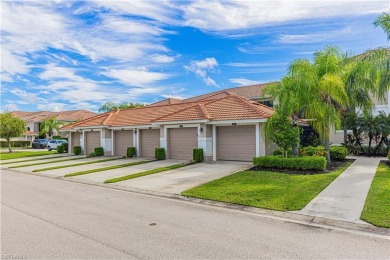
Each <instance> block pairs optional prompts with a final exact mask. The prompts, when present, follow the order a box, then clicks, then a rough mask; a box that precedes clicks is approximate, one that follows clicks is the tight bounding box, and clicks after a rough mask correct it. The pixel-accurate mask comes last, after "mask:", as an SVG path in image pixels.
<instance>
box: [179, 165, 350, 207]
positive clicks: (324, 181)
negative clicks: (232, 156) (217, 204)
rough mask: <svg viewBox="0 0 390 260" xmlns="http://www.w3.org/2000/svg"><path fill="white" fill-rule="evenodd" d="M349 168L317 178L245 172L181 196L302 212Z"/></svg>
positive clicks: (191, 190)
mask: <svg viewBox="0 0 390 260" xmlns="http://www.w3.org/2000/svg"><path fill="white" fill-rule="evenodd" d="M349 165H351V163H350V162H347V163H346V164H344V165H343V166H341V167H339V168H338V169H337V170H335V171H333V172H329V173H326V174H315V175H303V174H286V173H279V172H271V171H243V172H238V173H235V174H232V175H230V176H226V177H224V178H221V179H218V180H215V181H211V182H209V183H206V184H203V185H201V186H198V187H195V188H192V189H189V190H187V191H184V192H183V193H182V195H184V196H189V197H195V198H202V199H209V200H216V201H223V202H229V203H235V204H241V205H247V206H253V207H258V208H265V209H272V210H280V211H289V210H300V209H302V208H304V207H305V206H306V204H308V203H309V202H310V201H311V200H312V199H313V198H314V197H315V196H316V195H318V193H320V192H321V191H322V190H323V189H325V187H327V186H328V185H329V184H330V183H331V182H332V181H333V180H334V179H336V178H337V176H339V175H340V174H341V173H342V172H343V171H344V170H345V169H346V168H348V166H349Z"/></svg>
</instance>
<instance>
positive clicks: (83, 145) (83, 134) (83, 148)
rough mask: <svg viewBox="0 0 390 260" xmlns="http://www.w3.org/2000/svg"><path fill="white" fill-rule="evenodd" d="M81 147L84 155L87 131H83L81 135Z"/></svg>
mask: <svg viewBox="0 0 390 260" xmlns="http://www.w3.org/2000/svg"><path fill="white" fill-rule="evenodd" d="M80 146H81V151H82V154H85V151H84V150H85V131H84V130H83V131H82V132H81V134H80Z"/></svg>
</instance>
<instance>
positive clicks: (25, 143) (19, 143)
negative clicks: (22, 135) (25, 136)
mask: <svg viewBox="0 0 390 260" xmlns="http://www.w3.org/2000/svg"><path fill="white" fill-rule="evenodd" d="M10 143H11V147H29V146H30V145H31V142H30V141H11V142H10ZM0 147H8V143H7V142H6V141H0Z"/></svg>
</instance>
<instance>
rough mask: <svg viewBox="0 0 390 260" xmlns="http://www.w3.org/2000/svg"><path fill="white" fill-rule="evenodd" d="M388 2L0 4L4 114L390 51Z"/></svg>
mask: <svg viewBox="0 0 390 260" xmlns="http://www.w3.org/2000/svg"><path fill="white" fill-rule="evenodd" d="M388 10H389V1H350V0H349V1H317V0H313V1H92V0H91V1H60V0H57V1H20V2H17V1H2V2H1V110H9V111H13V110H27V111H37V110H51V111H59V110H70V109H89V110H92V111H97V109H98V108H99V106H100V105H102V104H103V103H104V102H106V101H113V102H117V103H121V102H125V101H128V102H145V103H152V102H155V101H158V100H161V99H164V98H167V97H175V98H186V97H191V96H194V95H198V94H203V93H207V92H212V91H217V90H220V89H224V88H230V87H235V86H239V85H250V84H256V83H265V82H270V81H277V80H279V79H280V78H281V77H282V76H283V75H284V74H285V73H286V68H287V66H288V64H289V63H290V62H291V61H292V60H294V59H298V58H309V59H310V58H311V57H312V54H313V52H315V51H316V50H319V49H321V48H323V47H324V46H325V45H328V44H333V45H338V46H340V47H341V48H342V49H343V50H344V51H348V52H351V53H352V54H359V53H361V52H363V51H365V50H368V49H372V48H376V47H379V46H386V45H388V42H387V40H386V37H385V34H384V33H383V31H382V30H381V29H380V28H374V27H373V25H372V22H373V20H374V19H375V17H376V16H377V15H378V14H380V13H381V12H383V11H388Z"/></svg>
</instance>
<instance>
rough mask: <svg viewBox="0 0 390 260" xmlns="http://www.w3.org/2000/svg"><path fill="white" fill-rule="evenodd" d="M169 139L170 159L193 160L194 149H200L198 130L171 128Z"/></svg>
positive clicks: (193, 128)
mask: <svg viewBox="0 0 390 260" xmlns="http://www.w3.org/2000/svg"><path fill="white" fill-rule="evenodd" d="M168 139H169V140H168V142H169V145H168V151H169V158H171V159H182V160H191V159H192V157H193V156H192V154H193V150H194V148H198V129H197V128H196V127H189V128H171V129H169V136H168Z"/></svg>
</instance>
